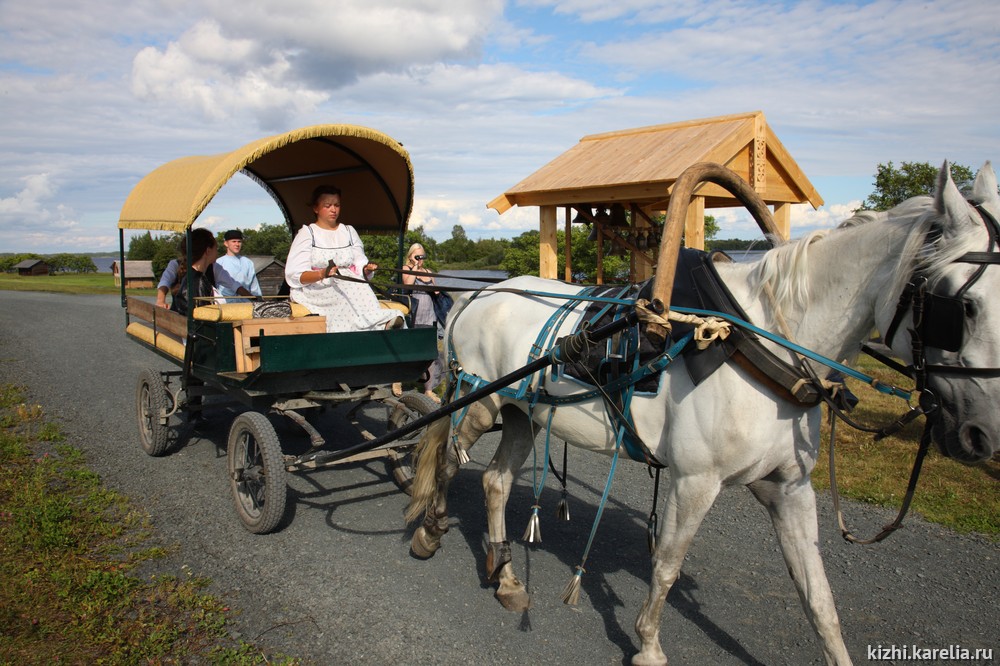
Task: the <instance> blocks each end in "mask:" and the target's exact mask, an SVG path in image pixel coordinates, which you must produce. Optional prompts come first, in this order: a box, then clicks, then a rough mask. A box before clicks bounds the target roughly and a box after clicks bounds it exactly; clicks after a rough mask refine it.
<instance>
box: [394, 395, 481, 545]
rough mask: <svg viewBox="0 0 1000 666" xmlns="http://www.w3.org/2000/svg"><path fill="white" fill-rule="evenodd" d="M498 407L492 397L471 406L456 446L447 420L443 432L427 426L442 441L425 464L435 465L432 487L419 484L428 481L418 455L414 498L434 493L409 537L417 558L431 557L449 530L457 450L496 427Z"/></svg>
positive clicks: (461, 427) (458, 432)
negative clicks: (420, 494) (450, 497)
mask: <svg viewBox="0 0 1000 666" xmlns="http://www.w3.org/2000/svg"><path fill="white" fill-rule="evenodd" d="M498 410H499V405H498V404H497V401H496V399H495V398H493V397H488V398H485V399H483V400H481V401H479V402H476V403H473V404H472V405H470V406H469V411H468V412H467V413H466V415H465V418H464V419H462V422H461V423H460V424H459V427H458V431H457V434H456V438H455V440H454V441H455V446H452V444H451V439H450V438H449V437H448V431H449V428H448V421H447V419H444V422H443V424H442V425H441V426H439V427H440V428H441V429H442V430H441V431H440V432H430V431H431V428H429V429H428V432H429V434H430V436H431V437H436V438H439V439H440V441H437V442H435V444H434V446H435V447H436V449H437V450H436V451H434V452H430V451H428V452H427V453H426V455H429V456H432V460H427V461H425V463H424V464H426V465H433V467H434V479H433V481H431V483H433V484H434V487H433V489H429V490H428V491H421V490H420V486H421V485H422V483H425V482H424V481H423V479H422V470H421V469H420V463H421V461H420V459H419V458H418V461H417V466H418V468H417V476H416V478H415V479H414V484H413V487H412V488H413V490H412V492H413V493H414V497H415V498H416V495H417V493H418V492H421V493H423V494H429V495H431V494H432V497H428V498H427V499H426V500H424V502H423V506H424V507H425V510H424V520H423V523H422V524H421V525H420V527H418V528H417V529H416V531H414V533H413V538H412V539H411V540H410V548H411V550H412V551H413V554H414V555H416V556H417V557H421V558H428V557H431V556H432V555H433V554H434V553H435V552H437V549H438V548H439V547H440V546H441V537H442V536H444V534H445V532H447V531H448V487H449V486H450V484H451V481H452V479H453V478H455V475H456V474H457V473H458V468H459V453H458V449H461V450H462V451H463V452H468V450H469V449H471V448H472V445H473V444H475V443H476V442H477V441H478V440H479V438H480V436H482V434H483V433H484V432H486V431H487V430H489V429H490V428H491V427H493V424H494V423H495V422H496V416H497V412H498ZM435 425H436V424H435ZM433 427H434V426H433V425H432V428H433ZM411 506H412V505H411ZM418 511H419V509H418ZM411 512H412V509H411V511H408V512H407V520H408V521H409V520H411V519H415V516H412V515H411ZM417 516H419V513H417Z"/></svg>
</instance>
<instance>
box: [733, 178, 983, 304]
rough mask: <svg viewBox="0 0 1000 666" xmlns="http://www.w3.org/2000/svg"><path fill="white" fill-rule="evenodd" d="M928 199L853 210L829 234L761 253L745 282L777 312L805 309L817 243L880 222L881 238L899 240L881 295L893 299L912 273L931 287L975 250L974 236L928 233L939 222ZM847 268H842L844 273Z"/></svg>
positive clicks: (813, 235)
mask: <svg viewBox="0 0 1000 666" xmlns="http://www.w3.org/2000/svg"><path fill="white" fill-rule="evenodd" d="M940 215H941V214H940V213H938V212H937V211H936V210H935V207H934V200H933V199H932V198H931V197H913V198H912V199H908V200H906V201H904V202H903V203H901V204H899V205H897V206H896V207H895V208H892V209H891V210H888V211H858V212H857V213H855V214H854V215H853V216H852V217H850V218H848V219H847V220H844V222H842V223H841V224H840V225H838V226H837V227H836V228H834V229H832V230H821V231H813V232H811V233H808V234H806V235H805V236H803V237H802V238H799V239H797V240H793V241H788V242H785V243H783V244H781V245H778V246H777V247H775V248H773V249H771V250H769V251H768V252H766V253H765V254H764V256H763V258H761V260H760V261H759V262H758V263H757V265H756V266H755V267H754V268H753V269H752V271H751V273H750V282H751V285H753V289H754V295H755V297H756V298H759V297H760V296H761V294H763V293H765V292H767V291H770V292H771V296H770V298H773V299H774V301H775V304H776V305H777V306H778V307H779V308H786V307H792V306H797V307H805V306H807V305H808V304H809V300H810V293H809V288H810V285H809V270H808V269H809V257H810V250H811V248H813V246H814V245H815V244H817V243H822V244H823V246H826V245H827V244H829V243H832V242H835V240H836V239H839V238H843V237H846V235H847V234H851V233H852V230H858V229H859V228H862V227H864V228H868V227H869V226H870V225H872V224H873V223H875V222H882V223H883V224H882V225H880V226H881V229H880V231H881V233H882V234H883V235H889V234H898V235H902V236H904V238H903V240H902V245H901V246H900V248H901V249H900V250H899V253H898V255H897V260H896V262H895V265H894V266H893V268H892V272H891V275H887V276H886V277H888V278H889V281H888V284H887V285H886V287H887V289H886V291H887V293H891V294H898V293H899V292H900V291H901V290H902V288H903V285H905V284H906V282H907V280H909V279H910V276H911V274H912V273H913V271H914V270H920V271H922V272H923V273H925V274H926V275H927V276H928V279H929V280H930V281H931V282H933V281H934V280H935V279H937V278H938V277H940V276H941V275H942V274H943V272H944V270H945V268H947V267H948V266H949V265H950V264H952V263H953V262H954V261H955V260H956V259H958V257H960V256H962V255H963V254H965V253H966V252H969V251H971V250H973V249H975V244H976V242H977V235H976V234H975V233H968V234H963V235H962V236H960V237H957V238H956V237H944V236H942V235H941V234H931V237H932V240H930V241H928V232H929V231H931V229H932V228H933V226H934V224H935V223H936V222H937V220H938V219H939V218H940ZM846 268H848V267H847V266H846V264H845V269H846Z"/></svg>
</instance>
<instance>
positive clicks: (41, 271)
mask: <svg viewBox="0 0 1000 666" xmlns="http://www.w3.org/2000/svg"><path fill="white" fill-rule="evenodd" d="M14 268H16V269H17V274H18V275H23V276H27V277H30V276H35V275H48V274H49V265H48V264H47V263H45V262H44V261H42V260H41V259H25V260H24V261H21V262H18V263H17V264H15V265H14Z"/></svg>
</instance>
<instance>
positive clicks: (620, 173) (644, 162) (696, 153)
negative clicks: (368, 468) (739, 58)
mask: <svg viewBox="0 0 1000 666" xmlns="http://www.w3.org/2000/svg"><path fill="white" fill-rule="evenodd" d="M698 162H717V163H719V164H723V165H725V166H727V167H729V168H730V169H733V170H734V171H736V172H737V173H738V174H740V175H741V176H743V177H744V178H745V179H746V180H747V182H748V183H750V184H751V185H752V186H753V187H754V189H755V190H757V192H758V193H759V194H760V195H761V196H762V198H763V199H764V201H765V202H766V203H768V204H781V203H805V202H808V203H810V204H812V206H813V207H814V208H818V207H819V206H821V205H823V198H822V197H820V195H819V193H818V192H817V191H816V189H815V188H814V187H813V185H812V183H810V182H809V179H807V178H806V176H805V174H804V173H803V172H802V170H801V169H800V168H799V166H798V164H796V162H795V160H794V159H792V156H791V155H790V154H789V152H788V151H787V150H786V149H785V147H784V146H783V145H782V144H781V141H779V140H778V137H777V136H776V135H775V134H774V132H773V131H772V130H771V128H770V127H769V126H768V124H767V121H766V120H765V119H764V114H763V112H761V111H753V112H750V113H741V114H735V115H728V116H719V117H715V118H703V119H700V120H688V121H684V122H677V123H670V124H667V125H654V126H650V127H640V128H636V129H629V130H622V131H617V132H607V133H604V134H592V135H590V136H585V137H583V138H582V139H580V142H579V143H578V144H576V145H575V146H573V147H572V148H570V149H569V150H567V151H566V152H565V153H563V154H562V155H559V156H558V157H556V158H555V159H554V160H552V161H551V162H549V163H548V164H546V165H545V166H543V167H542V168H540V169H538V170H537V171H535V172H534V173H533V174H531V175H530V176H528V177H527V178H525V179H524V180H522V181H521V182H519V183H518V184H516V185H514V186H513V187H512V188H510V189H509V190H507V191H506V192H504V193H503V194H501V195H500V196H498V197H497V198H495V199H494V200H493V201H491V202H490V203H489V204H488V206H489V208H493V209H495V210H496V211H497V212H499V213H501V214H502V213H504V212H506V211H507V210H509V209H510V208H511V207H513V206H573V205H585V204H594V205H597V204H611V203H615V202H621V203H632V204H636V205H638V206H641V207H643V208H647V209H652V210H664V209H666V203H667V200H668V197H669V191H670V187H671V186H672V185H673V183H674V181H676V180H677V178H678V176H680V175H681V173H683V171H684V170H685V169H686V168H687V167H689V166H691V165H692V164H696V163H698ZM698 194H699V195H700V196H703V197H704V198H705V207H706V208H726V207H733V206H738V205H740V204H739V203H738V202H737V201H736V200H735V199H733V198H732V197H731V196H730V195H729V194H728V193H727V192H725V191H724V190H722V189H721V188H719V187H718V186H715V185H711V184H708V185H706V186H704V187H703V188H702V189H701V190H699V192H698Z"/></svg>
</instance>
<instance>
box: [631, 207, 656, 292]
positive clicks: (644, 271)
mask: <svg viewBox="0 0 1000 666" xmlns="http://www.w3.org/2000/svg"><path fill="white" fill-rule="evenodd" d="M632 228H633V229H635V230H636V231H638V232H644V231H645V232H647V233H648V232H649V231H651V230H652V227H651V226H650V224H649V221H648V220H647V219H646V216H645V215H643V214H642V213H641V212H640V211H639V207H638V206H637V205H635V204H632ZM636 240H638V236H637V237H636ZM646 242H647V244H648V243H650V242H651V240H650V238H649V237H648V236H647V237H646ZM647 247H648V245H647ZM645 252H646V250H644V251H643V253H645ZM632 263H633V264H634V267H633V270H634V271H635V281H636V282H644V281H646V280H648V279H649V278H651V277H653V266H652V264H650V263H649V262H648V261H645V260H644V259H639V258H638V257H636V256H635V253H633V254H632Z"/></svg>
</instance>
